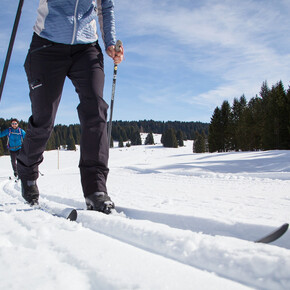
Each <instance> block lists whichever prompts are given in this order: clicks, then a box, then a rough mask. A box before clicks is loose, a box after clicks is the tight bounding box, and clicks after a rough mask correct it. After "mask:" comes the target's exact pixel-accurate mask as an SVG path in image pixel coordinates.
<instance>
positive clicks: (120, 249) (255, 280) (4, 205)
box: [0, 135, 290, 290]
mask: <svg viewBox="0 0 290 290" xmlns="http://www.w3.org/2000/svg"><path fill="white" fill-rule="evenodd" d="M145 136H146V135H145ZM143 137H144V136H143ZM143 139H144V138H143ZM154 139H155V142H156V143H157V144H156V145H150V146H148V145H147V146H145V145H141V146H131V147H129V148H127V147H124V148H117V147H116V148H112V149H110V162H109V163H110V164H109V166H110V174H109V178H108V190H109V194H110V196H111V197H112V199H113V201H114V202H115V204H116V205H117V208H118V211H119V212H121V213H114V214H112V215H109V216H107V215H104V214H102V213H97V212H90V211H85V210H81V209H83V208H84V207H85V205H84V199H83V197H82V190H81V185H80V177H79V171H78V159H79V150H77V151H64V150H63V151H60V152H57V151H49V152H45V154H44V157H45V160H44V162H43V163H42V164H41V166H40V172H41V173H42V174H43V176H40V178H39V179H38V185H39V188H40V203H41V204H42V205H43V206H45V207H47V209H48V210H49V209H51V210H53V211H54V212H60V211H62V210H63V209H64V208H66V207H74V208H78V209H80V210H79V211H78V221H77V222H71V221H68V220H66V219H64V218H59V217H56V216H53V215H51V214H48V213H47V212H45V211H42V210H40V209H33V208H30V207H29V206H28V205H26V204H24V203H23V199H22V197H21V193H20V184H18V183H16V182H14V181H13V180H12V181H11V180H9V179H8V176H9V175H11V173H12V172H11V165H10V158H9V156H3V157H0V257H1V259H0V261H1V263H0V289H23V288H25V289H64V287H65V288H69V289H82V290H83V289H290V231H288V232H287V233H286V234H285V235H284V236H283V237H282V238H280V239H279V240H277V241H276V242H274V243H272V244H268V245H265V244H259V243H253V241H254V240H256V239H259V238H261V237H263V236H264V235H266V234H268V233H270V232H271V231H273V230H274V229H276V228H277V227H279V226H280V225H282V224H283V223H285V222H289V215H290V151H279V150H277V151H265V152H228V153H212V154H207V153H204V154H193V153H192V141H186V142H185V146H184V147H182V148H177V149H174V148H164V147H162V145H161V144H160V136H159V135H154ZM58 156H59V169H58Z"/></svg>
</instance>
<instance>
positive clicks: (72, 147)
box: [67, 134, 77, 151]
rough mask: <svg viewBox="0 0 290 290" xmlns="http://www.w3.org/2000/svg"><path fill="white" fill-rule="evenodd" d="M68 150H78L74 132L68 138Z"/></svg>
mask: <svg viewBox="0 0 290 290" xmlns="http://www.w3.org/2000/svg"><path fill="white" fill-rule="evenodd" d="M67 150H74V151H76V150H77V148H76V143H75V139H74V137H73V135H72V134H70V135H69V137H68V140H67Z"/></svg>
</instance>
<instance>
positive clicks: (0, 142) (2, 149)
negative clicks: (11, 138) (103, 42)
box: [0, 139, 4, 156]
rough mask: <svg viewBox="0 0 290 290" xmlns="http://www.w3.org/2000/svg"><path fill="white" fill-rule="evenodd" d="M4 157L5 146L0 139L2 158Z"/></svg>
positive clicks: (0, 154)
mask: <svg viewBox="0 0 290 290" xmlns="http://www.w3.org/2000/svg"><path fill="white" fill-rule="evenodd" d="M3 155H4V148H3V144H2V140H1V139H0V156H3Z"/></svg>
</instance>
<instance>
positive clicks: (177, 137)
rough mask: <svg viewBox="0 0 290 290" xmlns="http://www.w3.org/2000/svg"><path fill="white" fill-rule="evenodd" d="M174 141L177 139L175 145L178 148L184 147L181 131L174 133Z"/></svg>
mask: <svg viewBox="0 0 290 290" xmlns="http://www.w3.org/2000/svg"><path fill="white" fill-rule="evenodd" d="M176 139H177V144H178V146H180V147H183V146H184V142H183V133H182V131H181V130H178V131H177V133H176Z"/></svg>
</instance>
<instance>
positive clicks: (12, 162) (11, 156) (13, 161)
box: [10, 149, 20, 176]
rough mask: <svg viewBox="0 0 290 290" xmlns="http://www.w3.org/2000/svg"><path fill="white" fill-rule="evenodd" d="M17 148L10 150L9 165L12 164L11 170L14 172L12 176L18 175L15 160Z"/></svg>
mask: <svg viewBox="0 0 290 290" xmlns="http://www.w3.org/2000/svg"><path fill="white" fill-rule="evenodd" d="M19 150H20V149H19ZM19 150H17V151H12V150H10V159H11V165H12V169H13V172H14V176H17V175H18V173H17V160H16V158H17V156H18V154H19Z"/></svg>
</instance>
